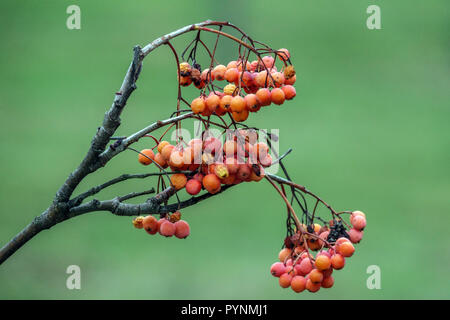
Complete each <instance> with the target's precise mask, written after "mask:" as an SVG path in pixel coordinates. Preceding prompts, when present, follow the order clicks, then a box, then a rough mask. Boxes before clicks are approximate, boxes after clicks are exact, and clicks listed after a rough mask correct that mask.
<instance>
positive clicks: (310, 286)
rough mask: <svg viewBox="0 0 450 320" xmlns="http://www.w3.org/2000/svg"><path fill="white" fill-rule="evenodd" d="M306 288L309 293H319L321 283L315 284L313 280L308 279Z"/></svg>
mask: <svg viewBox="0 0 450 320" xmlns="http://www.w3.org/2000/svg"><path fill="white" fill-rule="evenodd" d="M305 287H306V289H307V290H308V291H309V292H317V291H319V289H320V283H313V282H312V281H311V279H308V280H306V286H305Z"/></svg>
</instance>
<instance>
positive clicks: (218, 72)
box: [211, 64, 227, 81]
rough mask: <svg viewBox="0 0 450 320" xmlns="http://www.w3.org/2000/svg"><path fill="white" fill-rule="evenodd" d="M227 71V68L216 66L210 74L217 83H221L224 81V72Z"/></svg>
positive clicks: (220, 65) (221, 65)
mask: <svg viewBox="0 0 450 320" xmlns="http://www.w3.org/2000/svg"><path fill="white" fill-rule="evenodd" d="M226 71H227V67H225V66H224V65H223V64H219V65H217V66H216V67H215V68H214V69H213V70H212V72H211V73H212V74H213V76H214V78H215V79H216V80H218V81H222V80H224V79H225V72H226Z"/></svg>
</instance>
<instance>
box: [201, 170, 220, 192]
mask: <svg viewBox="0 0 450 320" xmlns="http://www.w3.org/2000/svg"><path fill="white" fill-rule="evenodd" d="M202 183H203V187H204V188H205V189H206V190H207V191H208V192H209V193H211V194H215V193H217V192H219V191H220V180H219V178H218V177H217V176H216V175H215V174H214V173H210V174H207V175H206V176H205V177H204V178H203V181H202Z"/></svg>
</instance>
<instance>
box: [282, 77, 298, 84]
mask: <svg viewBox="0 0 450 320" xmlns="http://www.w3.org/2000/svg"><path fill="white" fill-rule="evenodd" d="M296 80H297V75H295V74H294V75H293V76H292V77H290V78H286V77H285V80H284V84H286V85H293V84H294V83H295V81H296Z"/></svg>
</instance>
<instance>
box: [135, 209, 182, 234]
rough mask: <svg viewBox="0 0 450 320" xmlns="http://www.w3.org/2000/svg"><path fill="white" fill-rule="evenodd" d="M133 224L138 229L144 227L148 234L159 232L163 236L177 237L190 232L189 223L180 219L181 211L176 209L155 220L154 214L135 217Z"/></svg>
mask: <svg viewBox="0 0 450 320" xmlns="http://www.w3.org/2000/svg"><path fill="white" fill-rule="evenodd" d="M133 225H134V226H135V227H136V228H138V229H144V230H145V231H146V232H147V233H148V234H156V233H159V234H160V235H162V236H164V237H172V236H175V237H177V238H178V239H184V238H186V237H187V236H188V235H189V233H190V228H189V224H188V223H187V222H186V221H184V220H181V213H180V212H179V211H176V212H174V213H172V214H170V215H168V214H167V215H166V216H165V217H162V218H160V219H159V220H157V219H156V218H155V217H154V216H151V215H148V216H146V217H142V216H139V217H136V218H135V219H133Z"/></svg>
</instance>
